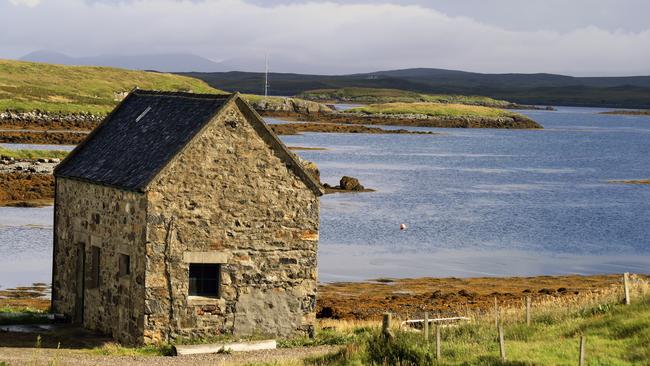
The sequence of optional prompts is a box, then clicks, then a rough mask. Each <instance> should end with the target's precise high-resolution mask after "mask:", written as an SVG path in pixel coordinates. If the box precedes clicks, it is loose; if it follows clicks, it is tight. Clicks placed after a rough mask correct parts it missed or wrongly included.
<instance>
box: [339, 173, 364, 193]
mask: <svg viewBox="0 0 650 366" xmlns="http://www.w3.org/2000/svg"><path fill="white" fill-rule="evenodd" d="M339 185H340V187H341V189H344V190H346V191H363V190H364V188H363V186H362V185H361V183H359V180H358V179H357V178H353V177H348V176H343V177H342V178H341V181H340V182H339Z"/></svg>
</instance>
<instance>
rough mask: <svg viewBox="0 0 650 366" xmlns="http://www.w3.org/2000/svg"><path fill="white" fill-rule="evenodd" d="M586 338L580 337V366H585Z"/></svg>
mask: <svg viewBox="0 0 650 366" xmlns="http://www.w3.org/2000/svg"><path fill="white" fill-rule="evenodd" d="M585 343H586V339H585V336H580V363H579V365H580V366H585Z"/></svg>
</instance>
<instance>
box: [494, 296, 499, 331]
mask: <svg viewBox="0 0 650 366" xmlns="http://www.w3.org/2000/svg"><path fill="white" fill-rule="evenodd" d="M494 326H495V327H497V328H498V327H499V304H498V303H497V297H496V296H495V297H494Z"/></svg>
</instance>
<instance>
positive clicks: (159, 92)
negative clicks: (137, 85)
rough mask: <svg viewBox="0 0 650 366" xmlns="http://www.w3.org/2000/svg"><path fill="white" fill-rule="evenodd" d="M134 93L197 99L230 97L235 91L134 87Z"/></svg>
mask: <svg viewBox="0 0 650 366" xmlns="http://www.w3.org/2000/svg"><path fill="white" fill-rule="evenodd" d="M132 93H133V94H136V95H154V96H164V97H181V98H196V99H228V98H229V97H230V96H231V95H233V94H234V93H226V94H210V93H192V92H182V91H167V90H147V89H134V90H133V92H132Z"/></svg>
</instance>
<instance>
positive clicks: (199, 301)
mask: <svg viewBox="0 0 650 366" xmlns="http://www.w3.org/2000/svg"><path fill="white" fill-rule="evenodd" d="M221 303H224V304H225V303H226V300H224V299H222V298H220V297H216V296H215V297H211V296H188V297H187V304H188V305H219V304H221Z"/></svg>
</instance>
